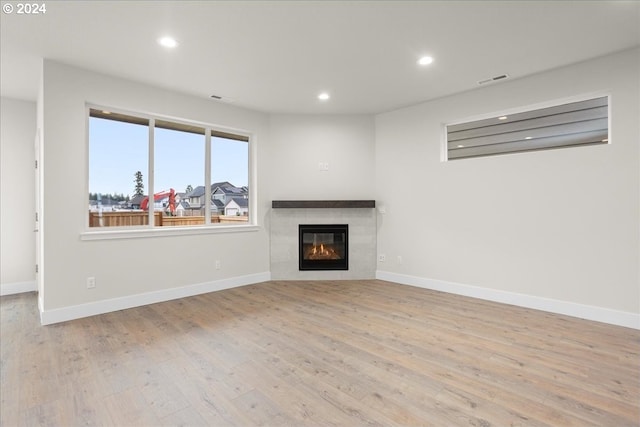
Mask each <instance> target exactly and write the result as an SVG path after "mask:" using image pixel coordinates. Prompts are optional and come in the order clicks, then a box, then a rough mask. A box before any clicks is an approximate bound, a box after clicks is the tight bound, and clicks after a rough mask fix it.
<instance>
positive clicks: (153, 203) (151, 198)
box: [147, 118, 156, 227]
mask: <svg viewBox="0 0 640 427" xmlns="http://www.w3.org/2000/svg"><path fill="white" fill-rule="evenodd" d="M155 127H156V121H155V119H153V118H151V119H150V120H149V172H148V173H149V175H148V176H149V179H148V181H149V191H147V193H148V196H147V197H148V198H149V204H148V206H149V211H148V212H147V214H148V215H149V217H148V220H149V225H148V226H149V227H155V212H156V199H155V197H154V189H153V186H154V180H153V175H154V169H155V168H154V161H153V159H154V145H155V144H154V143H155Z"/></svg>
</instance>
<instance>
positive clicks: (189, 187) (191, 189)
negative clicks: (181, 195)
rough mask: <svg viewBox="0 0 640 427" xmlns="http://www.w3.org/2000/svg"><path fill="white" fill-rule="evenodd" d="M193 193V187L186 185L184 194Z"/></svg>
mask: <svg viewBox="0 0 640 427" xmlns="http://www.w3.org/2000/svg"><path fill="white" fill-rule="evenodd" d="M192 191H193V187H192V186H191V184H189V185H187V188H185V190H184V192H185V193H187V194H189V193H191V192H192Z"/></svg>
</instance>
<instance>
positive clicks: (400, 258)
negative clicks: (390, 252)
mask: <svg viewBox="0 0 640 427" xmlns="http://www.w3.org/2000/svg"><path fill="white" fill-rule="evenodd" d="M398 264H402V257H401V256H400V255H398Z"/></svg>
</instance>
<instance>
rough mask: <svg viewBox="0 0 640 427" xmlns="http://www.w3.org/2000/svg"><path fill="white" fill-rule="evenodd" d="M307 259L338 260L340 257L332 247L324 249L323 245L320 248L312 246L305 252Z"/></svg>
mask: <svg viewBox="0 0 640 427" xmlns="http://www.w3.org/2000/svg"><path fill="white" fill-rule="evenodd" d="M305 258H307V259H340V255H338V254H337V253H336V251H335V250H334V249H333V248H332V247H325V246H324V244H322V243H321V244H320V246H317V245H313V247H312V248H311V249H310V250H309V251H307V254H306V256H305Z"/></svg>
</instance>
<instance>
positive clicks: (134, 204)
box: [129, 194, 147, 209]
mask: <svg viewBox="0 0 640 427" xmlns="http://www.w3.org/2000/svg"><path fill="white" fill-rule="evenodd" d="M145 197H147V196H145V195H144V194H138V195H137V196H133V197H132V198H131V200H130V201H129V206H131V209H140V204H141V203H142V199H144V198H145Z"/></svg>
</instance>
